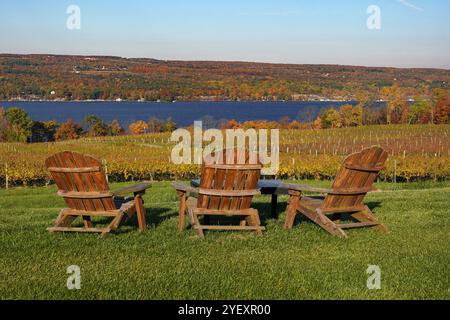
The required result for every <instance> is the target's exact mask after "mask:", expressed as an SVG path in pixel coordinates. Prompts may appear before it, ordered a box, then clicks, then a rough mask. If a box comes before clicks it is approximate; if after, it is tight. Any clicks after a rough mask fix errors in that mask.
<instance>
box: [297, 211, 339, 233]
mask: <svg viewBox="0 0 450 320" xmlns="http://www.w3.org/2000/svg"><path fill="white" fill-rule="evenodd" d="M302 214H303V215H305V216H306V217H308V218H309V219H310V220H311V221H313V222H314V223H316V224H318V225H319V226H320V227H322V228H323V229H324V230H326V231H327V232H328V233H330V234H332V235H333V236H337V237H340V238H347V234H346V233H345V232H344V230H342V229H341V228H339V227H338V226H337V225H336V224H335V223H334V222H333V221H331V220H330V219H329V218H328V217H327V216H326V215H325V214H323V213H322V211H321V210H320V209H316V211H315V212H312V211H311V212H307V211H304V212H303V211H302Z"/></svg>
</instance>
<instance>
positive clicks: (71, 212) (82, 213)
mask: <svg viewBox="0 0 450 320" xmlns="http://www.w3.org/2000/svg"><path fill="white" fill-rule="evenodd" d="M117 214H119V210H115V211H84V210H83V211H77V210H68V211H67V212H66V213H64V215H66V216H87V215H89V216H99V217H115V216H117Z"/></svg>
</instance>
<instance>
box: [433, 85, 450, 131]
mask: <svg viewBox="0 0 450 320" xmlns="http://www.w3.org/2000/svg"><path fill="white" fill-rule="evenodd" d="M433 94H434V100H435V101H436V102H435V106H434V119H433V120H434V123H436V124H443V123H449V122H450V90H436V91H435V92H434V93H433Z"/></svg>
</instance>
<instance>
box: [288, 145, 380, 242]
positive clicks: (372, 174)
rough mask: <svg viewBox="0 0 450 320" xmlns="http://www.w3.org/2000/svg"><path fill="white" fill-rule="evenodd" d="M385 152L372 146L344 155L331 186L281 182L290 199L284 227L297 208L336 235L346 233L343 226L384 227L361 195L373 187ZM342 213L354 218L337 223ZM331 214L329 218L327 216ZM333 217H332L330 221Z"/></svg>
mask: <svg viewBox="0 0 450 320" xmlns="http://www.w3.org/2000/svg"><path fill="white" fill-rule="evenodd" d="M387 157H388V154H387V152H386V151H384V150H383V149H382V148H379V147H372V148H368V149H365V150H363V151H361V152H358V153H355V154H352V155H350V156H348V157H347V158H346V159H345V160H344V162H343V164H342V166H341V169H340V170H339V172H338V174H337V176H336V178H335V180H334V183H333V185H332V188H331V189H324V188H315V187H309V186H304V185H296V184H285V188H287V189H289V194H290V199H289V205H288V207H287V210H286V213H287V215H286V221H285V228H286V229H291V228H292V226H293V224H294V220H295V217H296V215H297V213H298V212H300V213H301V214H303V215H304V216H306V217H308V218H309V219H311V220H312V221H313V222H315V223H317V224H318V225H319V226H321V227H322V228H323V229H325V230H326V231H328V232H329V233H331V234H332V235H335V236H338V237H344V238H346V237H347V234H346V233H345V232H344V229H348V228H358V227H377V228H378V229H380V230H384V231H387V228H386V227H385V226H384V225H383V224H382V223H380V222H378V220H377V219H376V218H375V216H374V215H373V213H372V212H371V211H370V209H369V207H367V206H366V205H364V203H363V199H364V196H365V195H366V194H367V193H368V192H370V191H374V190H373V183H374V181H375V179H376V178H377V176H378V173H379V172H380V171H381V170H382V169H384V164H385V162H386V159H387ZM302 192H317V193H324V194H326V196H325V197H321V198H317V197H314V198H313V197H304V196H302ZM343 213H349V214H351V217H352V218H354V219H355V220H357V221H358V222H352V223H340V219H341V215H342V214H343ZM330 215H331V216H332V217H331V219H330V218H329V216H330ZM333 220H334V221H333Z"/></svg>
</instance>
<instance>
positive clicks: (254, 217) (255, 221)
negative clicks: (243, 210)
mask: <svg viewBox="0 0 450 320" xmlns="http://www.w3.org/2000/svg"><path fill="white" fill-rule="evenodd" d="M245 221H247V224H248V225H249V226H252V227H260V226H261V220H260V218H259V212H258V210H256V209H255V210H252V213H251V214H249V215H248V216H247V218H246V219H245ZM255 232H256V234H257V235H259V236H262V235H263V232H262V230H261V229H257V230H255Z"/></svg>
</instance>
